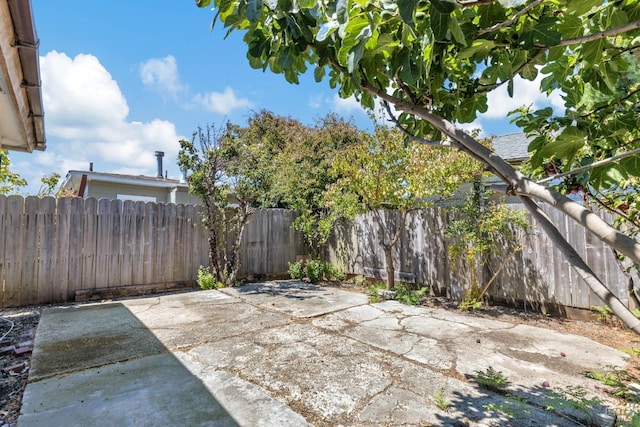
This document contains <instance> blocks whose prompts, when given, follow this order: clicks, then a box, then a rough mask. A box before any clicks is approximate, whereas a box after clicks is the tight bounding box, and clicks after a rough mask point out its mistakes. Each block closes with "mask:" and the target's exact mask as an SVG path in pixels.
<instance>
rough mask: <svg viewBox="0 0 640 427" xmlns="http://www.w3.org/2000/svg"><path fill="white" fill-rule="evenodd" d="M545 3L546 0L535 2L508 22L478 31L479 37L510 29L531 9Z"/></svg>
mask: <svg viewBox="0 0 640 427" xmlns="http://www.w3.org/2000/svg"><path fill="white" fill-rule="evenodd" d="M543 1H544V0H535V1H534V2H532V3H530V4H528V5H527V6H526V7H525V8H524V9H522V10H521V11H519V12H517V13H516V14H515V15H513V18H511V19H508V20H506V21H504V22H499V23H497V24H495V25H494V26H492V27H489V28H484V29H482V30H480V31H478V35H479V36H481V35H483V34H487V33H491V32H493V31H496V30H499V29H500V28H504V27H508V26H510V25H512V24H513V23H514V22H516V21H517V20H518V18H520V17H521V16H522V15H525V14H526V13H528V12H529V11H530V10H531V9H533V8H534V7H536V6H538V5H539V4H540V3H542V2H543Z"/></svg>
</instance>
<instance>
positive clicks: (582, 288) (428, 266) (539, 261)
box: [328, 204, 638, 311]
mask: <svg viewBox="0 0 640 427" xmlns="http://www.w3.org/2000/svg"><path fill="white" fill-rule="evenodd" d="M510 206H511V207H512V208H514V209H523V206H522V205H518V204H516V205H510ZM544 210H545V211H546V212H547V214H548V215H549V216H550V217H551V220H552V221H553V222H554V224H556V225H557V226H558V228H559V229H560V231H561V232H562V234H563V235H564V236H565V237H566V238H567V239H568V241H569V243H571V244H572V245H573V246H574V247H575V248H576V250H577V251H578V253H579V254H581V255H582V256H583V257H584V258H585V260H586V262H587V263H588V264H589V266H590V267H591V268H592V269H593V270H594V272H595V273H596V274H597V275H598V276H599V277H600V278H601V279H602V280H603V281H604V282H605V283H606V284H607V285H608V286H610V287H611V289H612V291H613V292H614V294H615V295H616V296H618V297H619V298H620V299H621V300H622V301H623V302H624V303H625V304H629V298H628V296H629V295H628V291H629V279H628V277H627V276H625V274H624V273H623V271H622V269H621V268H620V267H619V266H618V261H617V260H616V257H615V256H614V254H613V252H612V251H611V249H610V248H608V247H607V246H605V245H604V244H603V243H602V242H601V241H599V240H598V239H596V238H594V237H593V236H592V235H591V234H589V233H588V232H587V231H586V230H585V229H584V228H583V227H581V226H579V225H578V224H576V223H575V222H574V221H573V220H571V219H570V218H568V217H566V216H565V215H564V214H562V213H561V212H559V211H557V210H555V209H553V208H551V207H545V208H544ZM384 218H385V221H388V222H389V223H390V224H391V226H392V227H393V224H395V222H396V221H398V219H399V215H398V213H397V212H385V215H384ZM451 219H452V218H451V214H450V213H448V211H447V209H446V208H439V207H438V208H433V209H425V210H418V211H414V212H412V213H411V214H410V215H409V218H408V220H407V227H406V231H405V232H404V233H403V234H402V236H401V239H400V241H399V243H398V245H397V247H396V249H395V251H394V252H393V257H394V264H395V266H396V277H395V278H396V280H401V281H405V282H409V283H415V284H419V285H426V286H431V287H432V288H433V289H434V291H436V292H438V293H441V294H447V295H449V296H451V297H453V298H456V299H460V298H461V294H462V291H463V289H464V287H465V286H468V285H470V282H471V281H472V278H471V274H470V269H469V266H467V265H465V263H464V262H458V263H455V264H453V263H452V262H451V260H450V259H449V257H448V256H447V251H448V248H449V244H450V243H449V242H448V241H447V239H445V237H444V229H445V228H446V226H447V224H449V223H450V221H451ZM529 219H530V218H529ZM378 233H379V230H378V229H377V227H376V223H375V220H374V218H373V216H372V215H370V214H369V215H361V216H358V217H357V218H356V219H355V220H354V221H346V222H342V223H341V224H339V226H338V227H336V231H335V233H334V235H333V236H332V238H331V240H330V244H329V248H328V256H329V259H330V260H331V261H332V262H335V263H337V264H339V265H342V266H343V267H344V269H345V270H346V271H347V272H348V273H352V274H361V275H364V276H367V277H377V278H380V279H386V270H385V258H384V253H383V251H382V247H381V245H379V244H378V240H379V239H378ZM497 253H498V254H499V255H494V256H493V257H491V259H490V261H489V263H488V264H486V265H484V267H481V268H480V271H479V275H478V277H477V279H478V282H480V283H481V284H483V283H487V282H488V280H490V278H491V277H492V276H493V275H494V274H495V273H496V272H497V273H498V274H497V275H496V279H495V281H494V282H493V283H492V285H491V286H490V288H489V291H488V294H489V295H490V296H491V297H493V298H494V299H496V300H502V301H506V302H510V303H516V304H526V305H528V306H532V307H535V308H537V309H541V310H543V311H544V310H546V309H549V308H552V307H576V308H587V309H588V308H590V307H591V306H594V305H600V306H601V305H604V303H603V302H602V301H600V300H599V299H598V298H597V297H596V296H595V295H593V293H592V292H591V291H590V290H589V288H588V286H587V284H586V283H585V282H584V281H583V280H582V279H580V278H579V277H578V276H577V274H576V273H575V272H574V271H573V270H572V269H571V268H570V267H569V265H568V263H567V261H566V260H565V259H564V257H563V256H562V254H561V253H560V252H559V251H558V249H556V248H555V247H554V245H553V244H552V243H551V242H550V241H549V239H548V238H547V236H546V235H545V233H544V232H543V231H542V230H541V229H540V228H539V227H538V226H537V225H536V224H535V223H534V224H533V226H532V227H530V228H529V229H528V230H526V231H518V232H517V236H516V238H515V240H514V241H511V242H509V241H506V240H505V241H504V242H503V247H501V248H500V250H499V251H497ZM503 264H504V265H503ZM501 267H502V269H501ZM636 283H638V281H637V279H636Z"/></svg>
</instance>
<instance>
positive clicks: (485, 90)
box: [477, 49, 547, 93]
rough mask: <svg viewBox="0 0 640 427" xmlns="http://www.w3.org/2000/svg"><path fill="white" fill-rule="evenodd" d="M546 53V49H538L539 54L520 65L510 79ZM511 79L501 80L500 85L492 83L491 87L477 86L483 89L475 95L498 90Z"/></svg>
mask: <svg viewBox="0 0 640 427" xmlns="http://www.w3.org/2000/svg"><path fill="white" fill-rule="evenodd" d="M546 51H547V49H540V52H538V53H536V54H535V55H534V56H532V57H531V59H530V60H528V61H527V62H525V63H524V64H522V65H521V66H520V67H518V69H517V70H516V71H515V72H514V73H513V74H512V75H511V79H513V78H514V77H515V76H517V75H518V74H519V73H520V71H522V70H524V67H526V66H528V65H531V64H532V63H533V62H534V61H537V60H538V58H540V57H541V56H542V55H543V54H544V53H545V52H546ZM511 79H507V80H503V81H501V82H500V83H494V84H492V85H482V84H481V85H478V86H482V87H484V88H485V89H483V90H479V91H478V92H477V93H487V92H491V91H492V90H494V89H497V88H499V87H500V86H502V85H503V84H505V83H506V82H508V81H509V80H511Z"/></svg>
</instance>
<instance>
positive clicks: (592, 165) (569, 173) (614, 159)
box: [536, 148, 640, 184]
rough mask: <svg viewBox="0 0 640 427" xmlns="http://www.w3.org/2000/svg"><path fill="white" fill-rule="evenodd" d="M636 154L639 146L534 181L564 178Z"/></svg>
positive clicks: (539, 182)
mask: <svg viewBox="0 0 640 427" xmlns="http://www.w3.org/2000/svg"><path fill="white" fill-rule="evenodd" d="M636 154H640V148H636V149H635V150H631V151H627V152H626V153H622V154H618V155H617V156H613V157H609V158H608V159H602V160H598V161H597V162H593V163H591V164H590V165H586V166H582V167H579V168H576V169H573V170H570V171H568V172H563V173H557V174H555V175H551V176H548V177H546V178H543V179H540V180H538V181H536V184H544V183H546V182H549V181H553V180H554V179H557V178H564V177H565V176H569V175H575V174H578V173H581V172H586V171H588V170H589V169H593V168H596V167H598V166H603V165H608V164H609V163H613V162H615V161H616V160H620V159H624V158H625V157H629V156H634V155H636Z"/></svg>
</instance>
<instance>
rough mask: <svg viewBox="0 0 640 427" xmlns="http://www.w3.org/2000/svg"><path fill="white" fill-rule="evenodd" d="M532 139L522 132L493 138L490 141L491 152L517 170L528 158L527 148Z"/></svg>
mask: <svg viewBox="0 0 640 427" xmlns="http://www.w3.org/2000/svg"><path fill="white" fill-rule="evenodd" d="M532 139H533V138H531V137H527V136H526V135H525V134H524V133H522V132H517V133H510V134H507V135H499V136H494V137H493V139H492V142H491V143H492V145H493V151H495V152H496V154H497V155H498V156H500V157H502V158H503V159H504V160H505V161H506V162H507V163H509V164H510V165H511V166H513V167H515V168H517V167H518V166H520V165H521V164H522V163H523V162H524V161H525V160H527V159H528V158H529V152H528V151H527V148H528V147H529V143H530V142H531V140H532Z"/></svg>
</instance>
